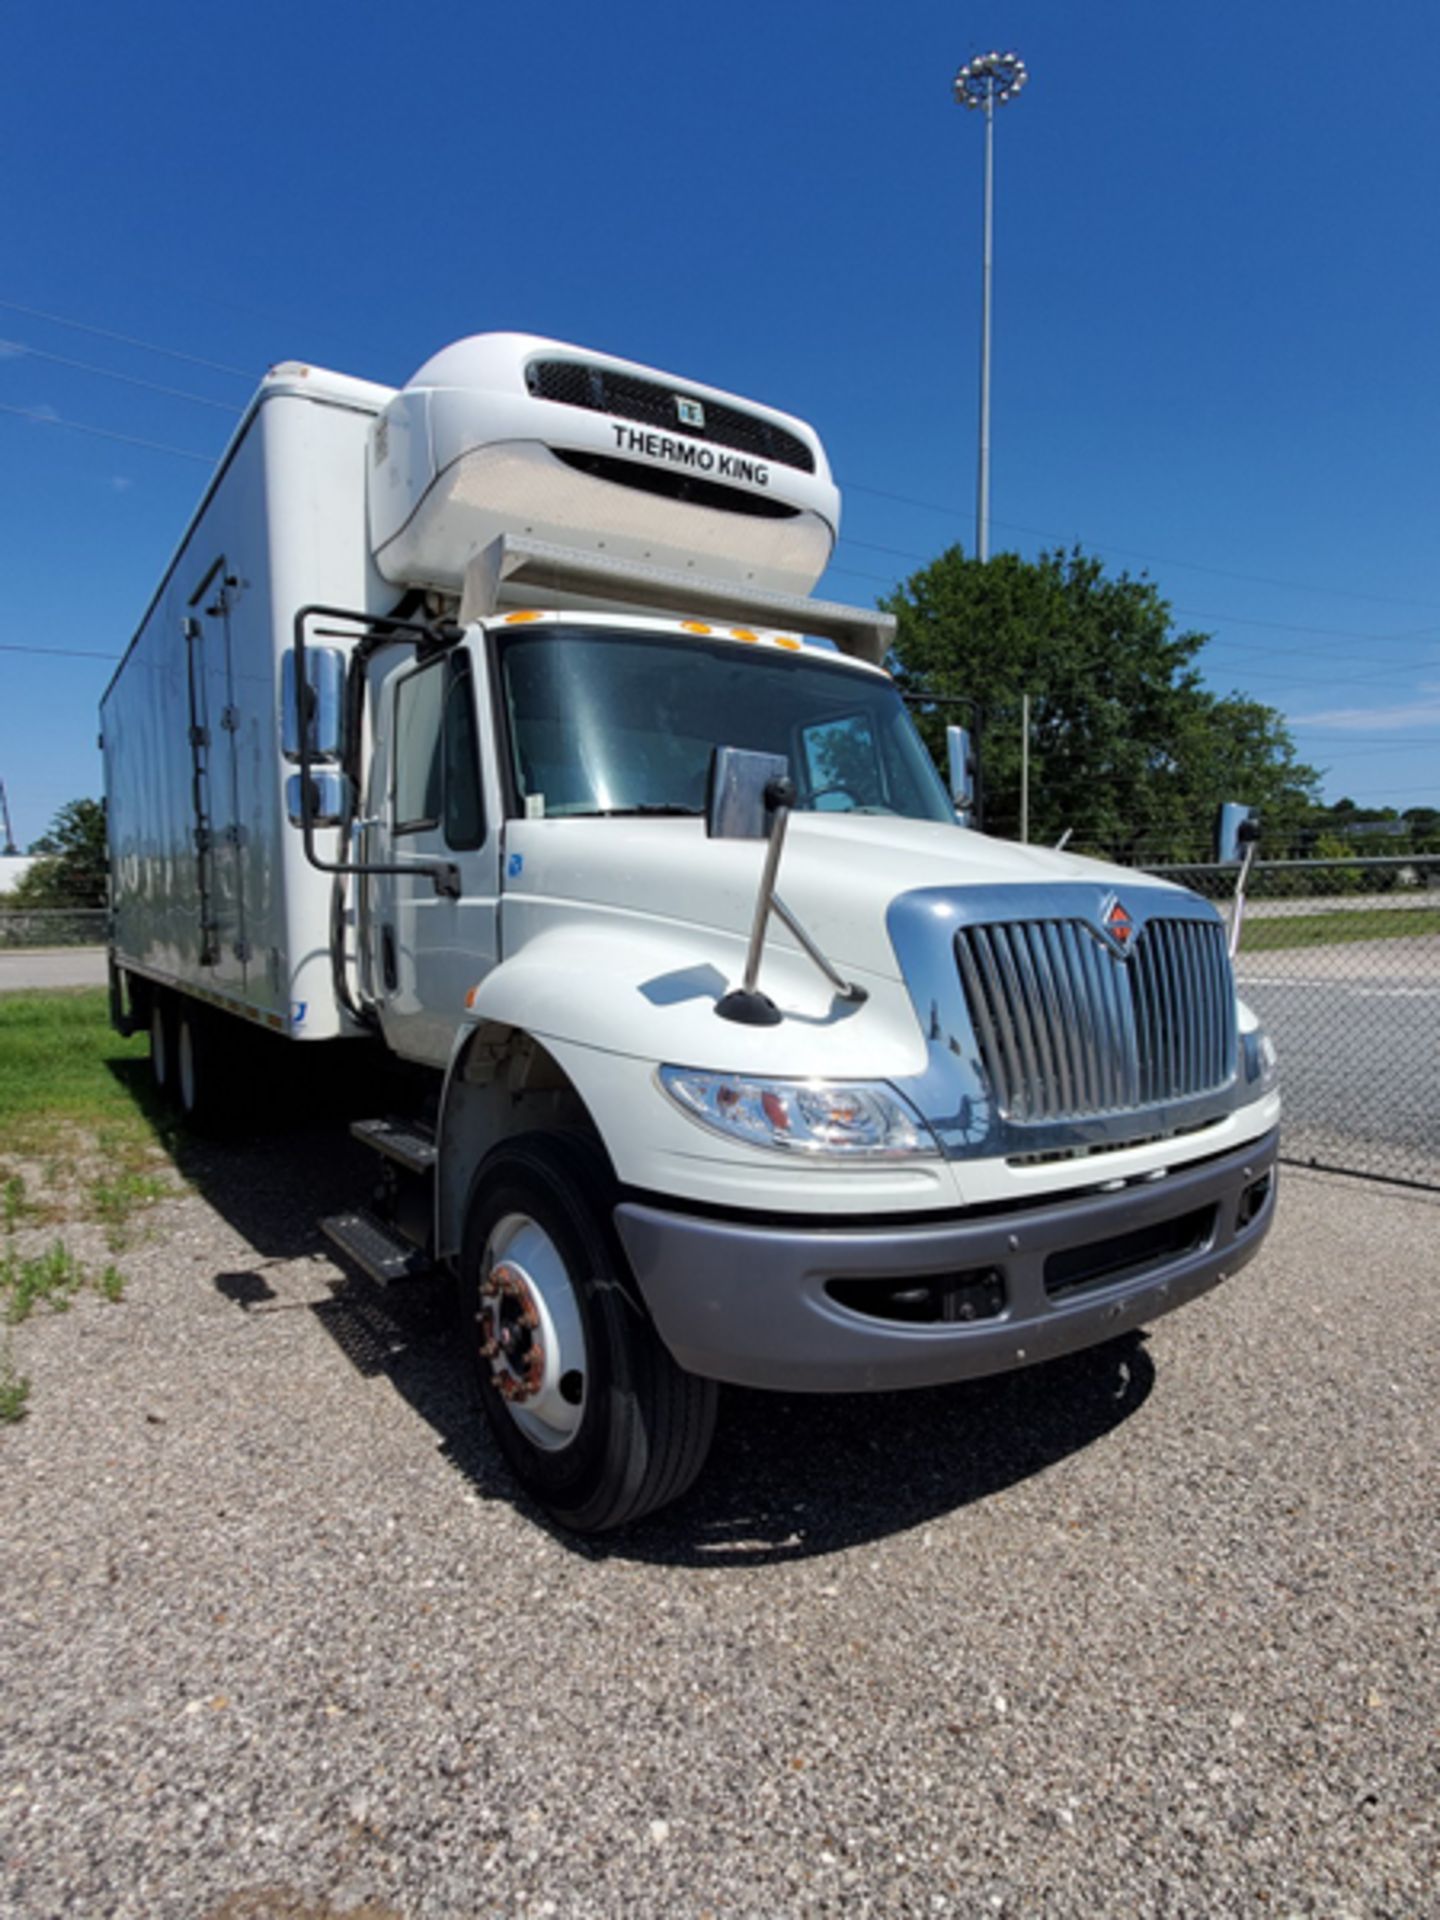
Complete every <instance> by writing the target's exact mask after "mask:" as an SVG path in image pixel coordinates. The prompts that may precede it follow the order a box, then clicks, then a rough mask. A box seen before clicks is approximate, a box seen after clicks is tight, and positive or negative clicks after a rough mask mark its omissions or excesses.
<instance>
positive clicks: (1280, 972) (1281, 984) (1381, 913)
mask: <svg viewBox="0 0 1440 1920" xmlns="http://www.w3.org/2000/svg"><path fill="white" fill-rule="evenodd" d="M1145 871H1147V872H1152V873H1156V874H1158V875H1160V876H1161V877H1162V878H1164V879H1167V880H1175V881H1178V882H1179V883H1180V884H1181V885H1183V886H1187V887H1192V888H1194V890H1195V891H1196V892H1197V893H1202V894H1204V895H1205V896H1206V898H1207V899H1210V900H1213V901H1215V903H1216V904H1217V905H1218V906H1220V907H1221V909H1222V911H1224V912H1225V914H1226V916H1227V918H1228V917H1229V914H1230V911H1231V908H1230V904H1229V903H1230V902H1231V901H1232V900H1233V897H1234V892H1235V881H1236V872H1237V870H1236V868H1234V867H1220V866H1214V865H1203V864H1201V865H1194V866H1173V865H1169V866H1163V867H1147V868H1146V869H1145ZM1236 972H1237V976H1238V979H1239V985H1240V992H1241V995H1242V996H1243V998H1244V999H1245V1000H1247V1001H1248V1002H1249V1003H1250V1005H1251V1006H1252V1007H1253V1008H1254V1009H1255V1011H1256V1013H1257V1014H1258V1015H1259V1017H1260V1019H1261V1020H1262V1021H1263V1022H1264V1024H1265V1025H1266V1027H1268V1028H1269V1030H1270V1033H1271V1035H1272V1037H1273V1039H1274V1041H1275V1045H1276V1047H1277V1048H1278V1049H1279V1053H1280V1083H1281V1089H1282V1092H1283V1094H1284V1100H1285V1118H1284V1124H1283V1130H1282V1146H1283V1157H1284V1158H1285V1159H1287V1160H1290V1161H1296V1162H1299V1163H1300V1164H1302V1165H1307V1166H1315V1167H1325V1168H1330V1169H1334V1170H1337V1171H1340V1172H1345V1173H1358V1174H1365V1175H1368V1176H1370V1177H1371V1178H1373V1179H1381V1180H1393V1181H1399V1182H1402V1183H1404V1184H1406V1185H1413V1186H1422V1187H1431V1188H1437V1189H1440V859H1436V858H1434V857H1433V856H1428V857H1427V856H1418V857H1415V858H1396V859H1376V858H1370V859H1366V858H1363V857H1357V858H1355V859H1346V860H1283V861H1258V860H1257V861H1256V862H1255V864H1254V866H1253V867H1252V869H1251V874H1250V883H1249V886H1248V888H1247V897H1246V905H1245V914H1244V920H1243V923H1242V928H1241V939H1240V952H1239V956H1238V958H1237V961H1236Z"/></svg>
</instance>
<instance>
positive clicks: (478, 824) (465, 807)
mask: <svg viewBox="0 0 1440 1920" xmlns="http://www.w3.org/2000/svg"><path fill="white" fill-rule="evenodd" d="M436 827H441V828H443V830H444V835H445V839H446V842H447V843H448V844H449V845H450V846H452V847H454V848H455V849H456V850H457V851H460V852H464V851H466V850H467V849H469V848H473V847H478V846H480V845H481V844H482V842H483V841H484V838H485V818H484V810H483V807H482V805H481V798H480V743H479V735H478V731H477V729H476V725H475V696H474V692H473V689H472V684H471V674H470V663H469V661H468V660H466V659H465V657H464V656H463V655H454V656H451V657H449V658H447V659H443V660H435V661H432V662H431V663H430V665H428V666H424V667H421V668H419V669H418V670H417V671H416V672H414V673H410V674H407V675H406V676H405V678H404V679H403V680H402V681H400V683H399V685H398V686H397V687H396V689H395V831H396V833H419V832H422V831H425V830H427V829H430V830H433V829H434V828H436Z"/></svg>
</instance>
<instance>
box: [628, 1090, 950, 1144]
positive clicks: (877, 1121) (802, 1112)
mask: <svg viewBox="0 0 1440 1920" xmlns="http://www.w3.org/2000/svg"><path fill="white" fill-rule="evenodd" d="M660 1084H661V1086H662V1087H664V1089H665V1091H666V1093H668V1094H669V1096H670V1098H671V1099H672V1100H673V1101H674V1102H675V1104H676V1105H677V1106H678V1107H680V1108H682V1109H683V1111H684V1112H686V1113H688V1114H689V1115H690V1117H691V1119H692V1120H699V1121H700V1122H701V1123H702V1124H703V1125H705V1126H707V1127H713V1128H714V1129H715V1131H716V1133H723V1134H725V1135H726V1136H727V1138H729V1139H731V1140H746V1141H749V1143H750V1144H751V1146H756V1147H780V1148H782V1149H784V1150H785V1151H787V1152H791V1153H808V1154H816V1155H830V1154H836V1155H842V1156H844V1157H845V1158H846V1159H871V1160H900V1159H914V1158H916V1157H918V1156H920V1155H922V1154H923V1155H934V1154H938V1153H939V1151H940V1148H939V1145H938V1144H937V1142H936V1139H935V1136H934V1135H933V1134H932V1133H931V1131H930V1129H929V1128H928V1127H927V1126H926V1124H925V1122H924V1121H923V1120H922V1119H921V1118H920V1116H919V1114H918V1113H916V1112H915V1111H914V1109H913V1108H912V1107H910V1106H908V1105H907V1104H906V1102H905V1101H903V1100H902V1099H901V1098H900V1096H899V1095H898V1094H896V1093H893V1092H891V1090H890V1089H889V1088H888V1087H886V1086H882V1085H879V1084H877V1083H875V1082H873V1081H871V1082H867V1083H866V1084H864V1085H859V1086H856V1085H842V1084H840V1083H839V1082H838V1081H835V1080H758V1079H752V1078H751V1077H750V1076H749V1075H745V1074H735V1073H704V1072H700V1071H697V1070H696V1069H694V1068H691V1067H661V1069H660Z"/></svg>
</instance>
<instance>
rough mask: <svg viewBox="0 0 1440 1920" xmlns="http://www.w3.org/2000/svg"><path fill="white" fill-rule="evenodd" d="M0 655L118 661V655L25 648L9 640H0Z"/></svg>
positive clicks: (61, 649)
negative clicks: (24, 654) (31, 654)
mask: <svg viewBox="0 0 1440 1920" xmlns="http://www.w3.org/2000/svg"><path fill="white" fill-rule="evenodd" d="M0 653H39V654H44V655H46V656H47V657H48V656H50V655H54V654H63V655H64V656H65V657H66V658H67V659H70V660H118V659H119V658H120V657H121V656H120V655H119V654H118V653H92V652H90V651H89V650H88V649H87V648H85V647H27V646H22V645H20V644H18V643H17V642H14V641H10V640H0Z"/></svg>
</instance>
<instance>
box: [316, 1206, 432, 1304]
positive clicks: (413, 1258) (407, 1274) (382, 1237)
mask: <svg viewBox="0 0 1440 1920" xmlns="http://www.w3.org/2000/svg"><path fill="white" fill-rule="evenodd" d="M320 1231H321V1232H322V1233H323V1234H324V1235H325V1237H326V1239H327V1240H329V1241H331V1242H333V1244H334V1245H335V1246H337V1247H338V1248H339V1249H340V1251H341V1252H342V1253H343V1254H345V1255H346V1256H347V1257H348V1258H349V1259H351V1260H353V1261H354V1262H355V1264H356V1266H357V1267H360V1268H362V1269H363V1270H364V1271H365V1272H366V1273H368V1274H369V1276H370V1278H371V1279H372V1280H376V1281H378V1282H379V1283H380V1285H381V1286H382V1287H388V1286H390V1285H391V1284H392V1283H393V1282H394V1281H396V1280H417V1279H419V1277H420V1275H421V1274H425V1273H430V1272H431V1271H432V1270H433V1268H434V1262H433V1261H432V1260H431V1258H430V1256H429V1254H428V1253H426V1252H425V1251H424V1249H423V1248H421V1247H417V1246H416V1245H415V1243H414V1241H413V1240H406V1239H405V1238H404V1237H403V1236H402V1235H400V1234H398V1233H396V1232H395V1230H394V1228H393V1227H387V1226H386V1224H385V1222H384V1221H383V1220H377V1219H376V1218H375V1215H374V1214H373V1213H367V1212H366V1211H365V1209H364V1208H363V1207H362V1208H357V1209H356V1211H355V1212H353V1213H332V1214H331V1215H330V1217H329V1218H328V1219H326V1220H322V1221H321V1222H320Z"/></svg>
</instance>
